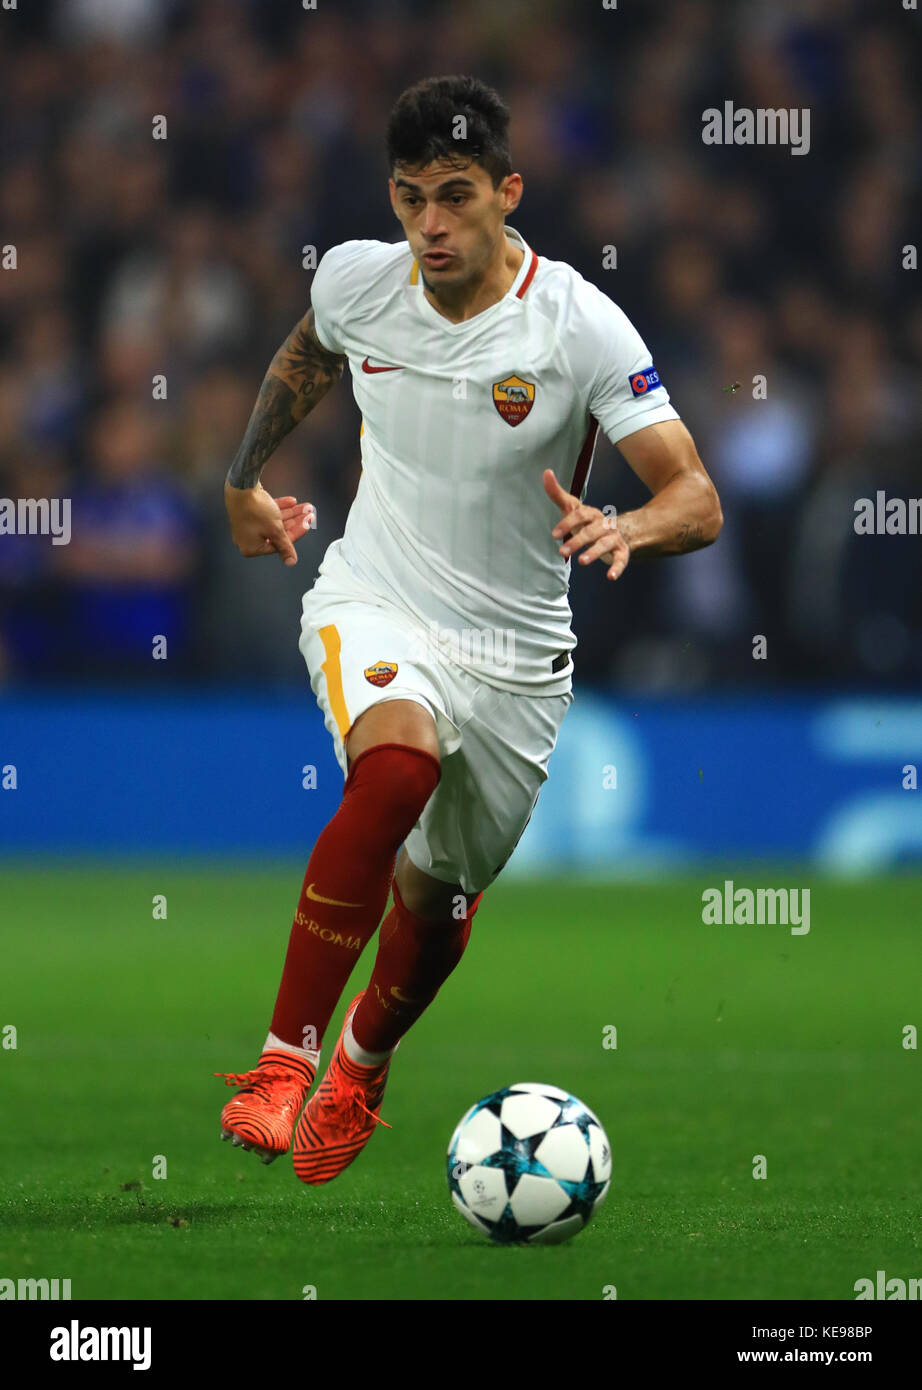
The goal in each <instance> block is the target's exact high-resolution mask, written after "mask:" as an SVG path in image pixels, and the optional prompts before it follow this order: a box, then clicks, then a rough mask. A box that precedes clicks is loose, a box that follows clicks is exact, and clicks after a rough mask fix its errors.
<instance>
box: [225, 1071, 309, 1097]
mask: <svg viewBox="0 0 922 1390" xmlns="http://www.w3.org/2000/svg"><path fill="white" fill-rule="evenodd" d="M215 1076H223V1077H225V1078H226V1079H225V1082H224V1084H225V1086H243V1087H245V1088H246V1089H247V1090H249V1091H255V1092H256V1094H257V1095H258V1096H259V1097H260V1099H262V1100H265V1099H267V1096H266V1094H265V1093H266V1092H267V1089H268V1085H269V1083H270V1082H272V1083H277V1082H279V1081H288V1082H290V1083H291V1085H292V1086H297V1087H300V1086H301V1085H302V1084H303V1083H302V1081H301V1078H300V1077H299V1076H293V1075H292V1073H291V1072H290V1071H289V1070H288V1068H287V1067H279V1066H273V1064H272V1063H271V1062H270V1063H268V1064H267V1065H266V1066H264V1067H255V1068H254V1069H253V1071H216V1072H215Z"/></svg>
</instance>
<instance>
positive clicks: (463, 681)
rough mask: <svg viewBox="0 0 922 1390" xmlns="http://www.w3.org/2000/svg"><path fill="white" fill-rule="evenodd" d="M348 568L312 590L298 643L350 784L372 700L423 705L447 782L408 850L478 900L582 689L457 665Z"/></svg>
mask: <svg viewBox="0 0 922 1390" xmlns="http://www.w3.org/2000/svg"><path fill="white" fill-rule="evenodd" d="M342 570H343V566H341V565H340V566H336V571H337V574H338V575H339V576H340V577H338V578H337V579H336V580H335V581H332V580H331V579H330V578H328V577H327V576H326V575H321V576H320V578H319V579H318V580H317V582H316V583H315V585H314V587H313V588H312V589H310V590H308V592H307V593H306V594H305V595H304V601H303V614H302V619H301V641H300V643H299V646H300V650H301V653H302V655H303V657H304V660H305V662H306V663H307V669H308V672H309V674H310V681H311V689H312V690H313V692H314V695H315V696H316V699H317V703H318V705H319V706H320V709H321V710H322V711H323V717H324V722H325V724H326V727H327V729H328V731H329V733H330V735H331V737H332V739H333V746H334V749H335V752H336V759H337V762H338V763H339V765H340V767H341V768H342V770H343V776H344V777H345V776H346V775H347V772H348V762H347V759H346V751H345V746H344V740H345V738H346V736H347V735H348V733H349V730H350V729H351V727H352V725H353V724H354V723H355V721H356V720H357V719H358V717H359V715H360V714H362V713H364V711H365V710H366V709H368V708H369V707H370V706H371V705H374V704H379V703H381V702H383V701H385V700H415V701H416V702H417V703H418V704H421V705H422V706H423V707H424V708H425V709H428V710H429V712H430V714H431V715H432V717H433V719H434V720H435V724H436V730H437V733H438V740H439V752H440V755H441V763H442V775H441V778H440V780H439V783H438V786H437V787H436V789H435V791H434V792H433V794H432V796H431V797H430V798H429V800H428V802H427V803H426V806H425V808H424V810H423V812H422V815H421V816H420V818H419V820H418V821H417V823H416V825H415V826H414V827H413V829H412V830H411V831H410V834H409V835H408V836H407V839H406V842H405V848H406V851H407V854H408V855H409V857H410V859H411V861H412V862H413V863H414V864H415V865H416V867H417V868H419V869H421V870H422V871H423V872H424V873H427V874H430V875H431V876H432V877H433V878H437V879H441V880H442V881H443V882H445V883H459V884H460V885H461V887H462V889H463V890H464V892H465V893H466V894H473V893H479V892H480V891H481V890H482V889H484V888H487V887H488V886H489V885H490V884H491V883H492V882H493V880H494V879H495V878H496V877H497V875H498V874H499V873H500V871H501V869H502V868H503V867H504V866H505V864H506V862H507V860H508V859H509V858H510V856H511V855H512V852H513V850H514V849H515V847H516V845H517V844H518V842H519V840H520V838H521V836H522V834H523V832H524V830H525V827H526V826H527V824H528V822H529V820H530V819H531V815H532V812H533V811H534V809H535V805H536V804H537V800H538V795H539V792H540V790H541V787H542V785H543V783H544V782H546V781H547V766H548V762H549V760H550V756H551V754H552V753H553V751H554V747H555V744H556V742H557V734H558V731H559V729H560V725H561V724H562V723H563V718H564V715H565V714H566V712H567V710H568V709H569V708H570V705H571V704H572V702H573V692H572V691H568V692H566V693H564V694H562V695H539V696H533V695H523V694H516V693H514V692H512V691H506V690H500V689H498V688H497V687H496V686H492V685H487V684H486V683H485V682H484V681H482V680H479V679H477V678H475V677H474V676H473V675H472V674H471V673H470V671H469V670H466V669H465V668H464V667H463V666H462V665H459V664H458V663H457V662H455V661H452V660H449V659H447V658H446V656H445V654H444V652H443V651H440V650H439V649H438V648H437V647H436V644H435V643H434V642H432V641H431V640H429V638H428V634H427V633H426V630H425V628H424V627H423V625H422V624H421V623H418V622H417V621H416V620H415V619H414V618H413V617H412V616H411V615H409V614H407V613H406V612H405V611H404V610H403V609H400V608H397V607H396V606H395V605H394V604H391V603H389V602H387V601H386V600H384V599H382V597H381V595H380V594H377V593H372V592H371V591H369V590H367V589H365V588H364V586H362V585H360V584H359V583H358V581H357V580H356V579H354V578H353V577H351V572H350V578H349V579H348V580H347V579H345V578H344V577H342Z"/></svg>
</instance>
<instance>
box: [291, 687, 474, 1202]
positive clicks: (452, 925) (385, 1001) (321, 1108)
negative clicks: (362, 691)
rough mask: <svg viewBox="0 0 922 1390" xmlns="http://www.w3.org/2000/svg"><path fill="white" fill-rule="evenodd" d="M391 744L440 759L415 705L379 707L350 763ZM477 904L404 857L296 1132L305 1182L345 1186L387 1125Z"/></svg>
mask: <svg viewBox="0 0 922 1390" xmlns="http://www.w3.org/2000/svg"><path fill="white" fill-rule="evenodd" d="M391 740H393V741H394V742H400V741H403V740H406V741H408V746H410V747H420V748H421V749H422V751H428V750H429V749H432V751H433V756H437V751H438V741H437V734H436V729H435V723H434V721H433V720H432V717H431V716H430V715H429V714H428V711H426V710H425V709H423V707H422V706H421V705H417V704H415V702H413V701H403V700H394V701H387V702H386V703H384V704H382V705H376V706H374V707H373V708H372V709H370V710H368V711H366V713H365V714H364V715H363V716H362V717H361V718H360V719H359V720H357V721H356V724H355V725H354V726H353V729H352V731H351V732H350V735H349V739H348V741H347V752H348V755H349V758H350V761H351V759H353V758H358V757H359V756H360V755H361V754H368V752H369V750H371V749H374V748H375V747H377V746H380V743H387V742H390V741H391ZM416 740H418V742H413V741H416ZM404 890H406V894H407V897H404ZM408 899H409V901H408ZM478 902H479V895H478V896H477V898H476V899H475V901H474V902H473V903H470V904H468V902H467V900H466V899H465V895H464V892H463V889H462V888H461V885H460V884H450V883H444V882H442V881H441V880H439V879H435V878H433V877H432V876H431V875H430V874H426V873H424V872H423V871H422V870H421V869H419V868H417V867H416V866H415V865H414V864H413V863H412V862H411V860H410V859H409V857H408V855H407V853H406V850H404V851H403V852H402V854H401V858H400V863H399V866H398V871H397V877H396V878H395V881H394V906H393V908H392V909H391V911H390V913H388V915H387V917H386V918H385V919H384V921H383V922H382V924H381V933H380V939H379V944H378V954H377V958H376V960H375V966H374V970H373V972H372V977H371V980H370V982H369V985H368V988H367V989H366V990H363V991H362V992H361V993H360V994H358V995H356V997H355V998H354V999H353V1000H352V1002H351V1004H350V1005H349V1008H348V1009H347V1011H346V1017H345V1020H344V1022H343V1028H342V1032H341V1033H340V1036H339V1040H338V1042H337V1044H336V1048H335V1050H334V1053H333V1057H332V1060H331V1062H330V1065H329V1067H328V1068H327V1072H326V1074H325V1076H324V1078H323V1080H322V1081H321V1083H320V1085H319V1086H318V1088H317V1090H316V1092H315V1093H314V1095H313V1096H312V1097H311V1099H310V1101H309V1102H308V1104H307V1106H306V1107H305V1110H304V1113H303V1115H302V1116H301V1120H300V1123H299V1124H298V1127H297V1130H296V1132H295V1137H294V1145H293V1160H294V1168H295V1172H296V1173H297V1175H298V1177H299V1178H300V1179H301V1180H302V1181H303V1182H307V1183H311V1184H315V1185H316V1184H319V1183H325V1182H329V1181H330V1179H331V1178H335V1177H337V1176H338V1175H339V1174H340V1173H341V1172H342V1171H343V1170H344V1169H345V1168H346V1167H348V1165H349V1164H350V1163H352V1162H353V1160H354V1159H355V1158H357V1157H358V1155H359V1154H360V1153H361V1151H362V1149H363V1148H364V1147H365V1145H366V1144H367V1142H368V1140H369V1139H370V1138H371V1135H372V1134H373V1132H374V1130H375V1127H376V1126H377V1125H378V1124H384V1125H386V1123H387V1122H386V1121H385V1120H382V1119H381V1118H380V1115H379V1111H380V1109H381V1102H382V1100H383V1097H384V1088H385V1086H386V1084H387V1077H388V1072H389V1070H390V1063H391V1058H392V1056H393V1054H394V1052H395V1051H396V1049H397V1045H398V1043H399V1041H400V1038H401V1037H402V1036H403V1034H404V1033H405V1032H406V1031H407V1029H408V1028H409V1027H410V1026H411V1025H412V1024H413V1023H415V1021H416V1019H417V1018H419V1016H420V1015H421V1014H422V1012H423V1011H424V1009H425V1008H426V1007H427V1006H428V1005H429V1004H430V1003H431V1002H432V1000H433V999H434V998H435V995H436V993H437V992H438V989H439V987H440V985H441V984H442V983H443V981H444V980H445V979H446V978H447V976H448V975H449V974H450V973H451V971H452V970H453V969H454V967H455V966H456V965H457V963H458V961H459V960H460V959H461V955H462V953H463V951H464V948H465V946H466V945H467V939H468V936H469V934H470V925H471V920H472V918H473V915H474V912H475V911H476V908H477V903H478ZM411 904H412V906H411ZM361 1013H367V1014H368V1018H367V1019H366V1022H365V1023H364V1024H361V1025H360V1031H359V1032H358V1035H357V1034H356V1031H355V1028H354V1025H355V1020H356V1017H357V1016H358V1015H359V1014H361Z"/></svg>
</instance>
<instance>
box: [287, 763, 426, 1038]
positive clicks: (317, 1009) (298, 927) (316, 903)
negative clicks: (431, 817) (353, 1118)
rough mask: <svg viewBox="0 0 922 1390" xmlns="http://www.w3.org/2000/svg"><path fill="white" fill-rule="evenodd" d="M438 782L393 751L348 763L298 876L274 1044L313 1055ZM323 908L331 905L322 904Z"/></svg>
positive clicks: (420, 765) (372, 928) (374, 924)
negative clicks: (334, 803) (332, 809)
mask: <svg viewBox="0 0 922 1390" xmlns="http://www.w3.org/2000/svg"><path fill="white" fill-rule="evenodd" d="M440 776H441V768H440V766H439V761H438V759H437V758H435V757H433V755H432V754H431V753H425V752H423V750H422V749H420V748H410V747H408V746H406V745H405V744H402V743H377V744H375V745H374V746H373V747H372V748H367V749H366V750H365V752H364V753H360V754H359V756H358V757H357V758H356V759H355V761H354V762H353V763H352V766H351V767H350V769H349V776H348V778H347V779H346V785H345V789H344V791H343V799H342V801H341V802H340V805H339V809H338V810H337V812H336V814H335V816H334V817H333V819H332V820H331V821H330V822H329V823H328V824H327V825H326V826H325V827H324V829H323V830H322V832H321V834H320V836H319V838H318V840H317V843H316V844H315V846H314V852H313V854H312V855H311V857H310V861H309V863H308V866H307V873H306V874H305V875H304V884H303V887H302V889H301V897H300V900H299V902H298V910H297V912H296V913H295V919H294V923H293V925H292V928H291V936H290V938H289V942H288V954H287V955H286V957H285V968H284V970H283V972H282V982H281V984H280V986H279V992H278V998H277V999H276V1001H275V1012H274V1013H273V1015H272V1032H273V1033H274V1034H275V1036H276V1037H277V1038H278V1039H280V1040H281V1041H282V1042H286V1043H289V1044H291V1045H292V1046H294V1047H307V1048H312V1049H315V1048H319V1047H320V1043H321V1041H322V1039H323V1034H324V1031H325V1030H326V1027H327V1024H328V1023H329V1022H330V1018H331V1017H332V1014H333V1010H334V1009H335V1008H336V1005H337V1003H338V1001H339V996H340V995H341V994H342V992H343V987H344V986H345V983H346V981H347V980H348V978H349V976H350V975H351V974H352V970H353V967H354V966H355V963H356V961H357V960H358V958H359V956H360V955H361V953H362V951H363V949H364V947H365V945H366V943H367V941H368V940H369V938H370V937H371V936H373V935H374V932H375V930H376V928H377V926H378V923H379V922H380V920H381V914H382V912H383V911H384V909H385V906H386V905H387V895H388V892H389V891H390V886H391V879H392V877H393V874H394V862H395V859H396V855H397V850H398V849H399V847H400V845H401V844H402V843H403V841H404V840H405V839H406V837H407V835H408V834H409V833H410V831H411V830H412V829H413V826H414V825H415V824H416V822H417V821H418V820H419V817H420V814H421V812H422V810H423V807H424V806H425V804H426V802H427V801H428V800H429V798H430V796H431V795H432V793H433V791H434V790H435V788H436V786H437V784H438V781H439V778H440ZM329 898H332V899H334V900H335V901H334V902H324V901H322V899H329ZM353 904H354V906H353ZM311 1029H312V1030H313V1032H310V1031H308V1030H311Z"/></svg>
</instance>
